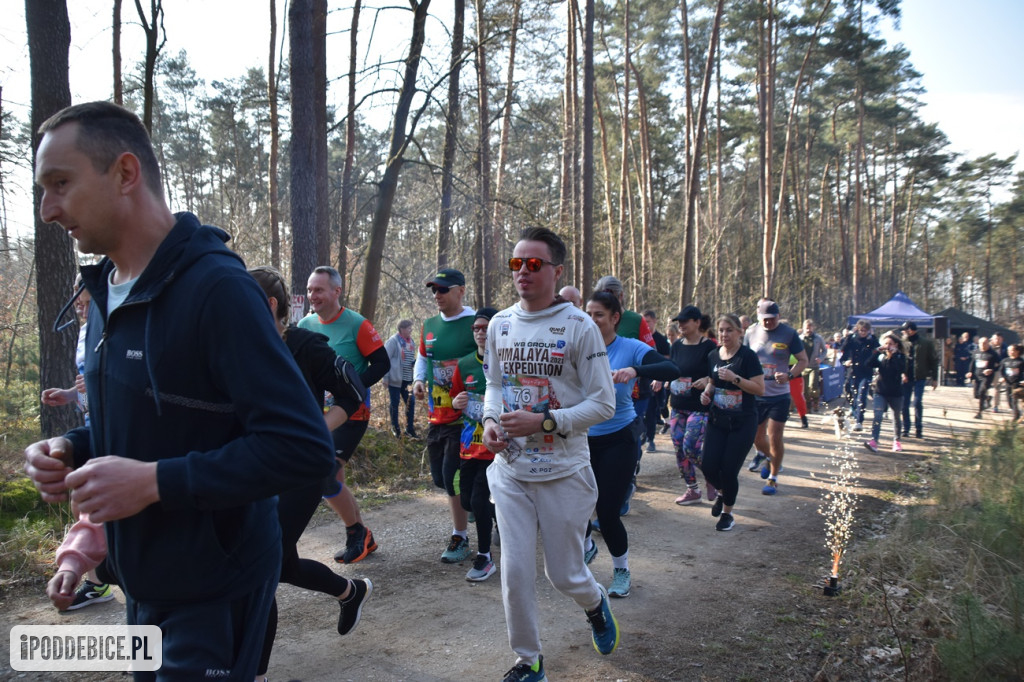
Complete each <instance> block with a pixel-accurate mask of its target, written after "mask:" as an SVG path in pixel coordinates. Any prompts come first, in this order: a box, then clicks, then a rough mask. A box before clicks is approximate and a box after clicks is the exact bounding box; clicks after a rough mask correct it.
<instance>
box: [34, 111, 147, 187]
mask: <svg viewBox="0 0 1024 682" xmlns="http://www.w3.org/2000/svg"><path fill="white" fill-rule="evenodd" d="M68 123H77V124H78V134H77V136H76V137H75V146H76V147H77V148H78V150H79V151H81V152H82V153H83V154H85V156H86V157H88V159H89V160H90V161H91V162H92V165H93V168H95V169H96V170H97V171H99V172H100V173H105V172H107V171H108V170H109V169H110V166H111V165H113V163H114V161H116V160H117V157H119V156H120V155H121V154H124V153H125V152H128V153H130V154H132V155H134V156H135V158H137V159H138V160H139V165H140V166H141V167H142V176H143V179H144V180H145V183H146V187H148V188H149V191H150V192H152V193H153V194H154V195H155V196H158V197H161V198H162V197H163V195H164V189H163V185H162V184H161V180H160V164H159V162H158V161H157V160H156V153H155V152H154V151H153V141H152V140H151V139H150V137H149V131H147V130H146V126H144V125H142V121H140V120H139V117H138V116H136V115H135V114H134V113H132V112H131V111H128V110H127V109H125V108H124V107H122V106H118V105H116V104H114V103H113V102H102V101H101V102H85V103H83V104H76V105H74V106H70V107H66V108H64V109H61V110H60V111H58V112H57V113H56V114H54V115H53V116H51V117H50V118H48V119H46V120H45V121H43V123H42V125H40V126H39V130H38V131H37V132H38V133H39V135H40V136H42V135H45V134H46V133H48V132H50V131H53V130H56V129H57V128H60V127H61V126H63V125H66V124H68Z"/></svg>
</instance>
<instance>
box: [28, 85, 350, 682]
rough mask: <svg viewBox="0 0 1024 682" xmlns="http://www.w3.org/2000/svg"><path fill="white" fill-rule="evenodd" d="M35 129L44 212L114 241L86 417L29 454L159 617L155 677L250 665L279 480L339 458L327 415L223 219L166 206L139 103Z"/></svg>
mask: <svg viewBox="0 0 1024 682" xmlns="http://www.w3.org/2000/svg"><path fill="white" fill-rule="evenodd" d="M39 133H40V134H41V135H42V140H41V142H40V145H39V150H38V152H37V156H36V171H35V172H36V182H37V184H38V185H39V186H40V188H41V191H42V199H41V205H40V213H41V216H42V218H43V220H45V221H47V222H57V223H59V224H60V225H61V226H62V227H64V228H65V229H66V230H67V231H68V232H69V234H70V235H71V236H72V237H73V238H74V239H75V240H76V241H77V242H78V248H79V250H81V251H82V252H83V253H93V254H102V255H104V256H105V258H104V259H103V260H102V261H100V263H99V264H97V265H92V266H86V267H83V268H82V276H83V281H84V283H85V286H86V287H87V288H88V289H89V291H90V293H91V294H92V296H93V302H94V305H92V306H91V311H90V317H89V326H88V337H87V341H86V348H87V352H86V363H85V383H86V389H87V392H88V394H89V396H90V398H91V400H90V408H91V417H92V419H91V422H90V426H89V427H86V428H80V429H75V430H73V431H70V432H69V433H67V434H65V435H64V436H61V437H57V438H51V439H49V440H44V441H40V442H38V443H35V444H34V445H31V446H29V447H28V448H27V449H26V451H25V458H26V471H27V472H28V473H29V475H30V477H31V478H32V480H33V482H34V483H35V485H36V487H37V488H38V489H39V490H40V492H41V493H42V495H43V498H44V499H45V500H47V501H50V502H54V501H60V500H63V499H67V496H68V493H69V492H70V493H71V496H72V498H73V500H74V502H75V503H76V504H77V506H78V509H79V511H80V512H81V513H84V514H88V515H89V517H90V518H91V520H92V521H94V522H97V523H104V524H105V526H106V535H107V546H108V557H107V560H106V562H105V563H104V565H103V568H104V569H105V572H106V573H107V577H109V579H111V580H112V581H114V582H116V583H118V584H119V585H120V586H121V587H122V589H123V591H124V593H125V599H126V606H127V611H128V614H127V615H128V623H129V624H130V625H157V626H159V627H160V628H161V630H162V633H163V667H162V668H161V669H160V671H158V673H157V675H158V676H159V679H202V678H205V677H212V678H221V679H225V678H227V679H232V680H235V679H238V680H241V679H252V678H253V677H254V675H255V671H256V664H257V659H258V657H259V652H260V648H261V646H262V642H263V634H264V631H265V627H266V619H267V614H268V613H269V609H270V604H271V600H272V598H273V595H274V591H275V589H276V586H277V580H278V572H279V569H280V562H281V546H280V545H281V543H280V528H279V527H278V524H277V518H276V505H277V500H276V497H275V495H276V494H277V493H279V492H282V491H284V490H288V489H291V488H295V487H298V486H301V485H305V484H309V483H311V482H314V481H317V480H321V479H323V477H324V476H326V475H327V474H328V473H329V472H330V470H331V465H332V459H333V450H332V448H331V440H330V436H329V434H328V432H327V429H326V426H325V424H324V420H323V417H322V416H321V414H320V411H319V410H318V408H317V405H316V403H315V401H314V400H313V396H312V394H310V392H309V389H308V388H307V387H306V385H305V383H304V381H303V379H302V377H301V375H300V373H299V371H298V368H297V367H296V366H295V363H294V361H293V360H292V358H291V357H290V354H289V353H288V350H287V348H286V347H285V345H284V343H282V341H281V338H280V336H279V335H278V334H277V332H276V330H275V329H274V324H273V320H272V319H271V315H270V309H269V306H268V304H267V299H266V297H265V296H264V295H263V293H262V291H261V290H260V288H259V286H258V285H257V284H256V282H255V281H254V280H253V279H252V278H251V277H250V276H249V275H248V273H247V272H246V271H245V266H244V264H243V263H242V261H241V259H240V258H239V257H238V256H237V255H235V254H234V253H233V252H231V251H230V250H229V249H228V248H227V247H226V246H225V245H224V242H225V241H227V238H228V237H227V235H226V234H225V233H224V232H223V231H221V230H220V229H218V228H215V227H209V226H204V225H200V223H199V221H198V220H197V219H196V217H195V216H193V215H192V214H190V213H179V214H177V215H175V214H172V213H171V211H170V209H169V208H168V207H167V205H166V203H165V201H164V198H163V192H162V189H161V179H160V169H159V166H158V164H157V161H156V157H155V155H154V153H153V149H152V145H151V143H150V140H149V136H148V134H147V132H146V129H145V128H144V127H143V126H142V124H141V122H140V121H139V119H138V118H137V117H136V116H135V115H134V114H132V113H131V112H129V111H127V110H125V109H122V108H121V107H118V106H116V105H113V104H110V103H107V102H92V103H87V104H81V105H77V106H73V107H69V108H67V109H64V110H62V111H61V112H58V113H57V114H55V115H54V116H53V117H52V118H50V119H49V120H48V121H46V122H45V123H44V124H43V125H42V126H41V127H40V130H39ZM151 675H152V674H149V676H147V674H145V673H136V678H137V679H152V676H151Z"/></svg>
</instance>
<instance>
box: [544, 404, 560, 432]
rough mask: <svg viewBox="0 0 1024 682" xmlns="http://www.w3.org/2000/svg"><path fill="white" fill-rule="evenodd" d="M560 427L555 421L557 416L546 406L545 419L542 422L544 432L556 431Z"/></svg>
mask: <svg viewBox="0 0 1024 682" xmlns="http://www.w3.org/2000/svg"><path fill="white" fill-rule="evenodd" d="M557 428H558V424H556V423H555V418H554V417H552V416H551V411H550V410H548V408H547V407H545V408H544V421H542V422H541V423H540V430H541V431H543V432H544V433H554V432H555V429H557Z"/></svg>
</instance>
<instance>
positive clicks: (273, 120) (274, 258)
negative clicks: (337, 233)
mask: <svg viewBox="0 0 1024 682" xmlns="http://www.w3.org/2000/svg"><path fill="white" fill-rule="evenodd" d="M276 48H277V2H276V0H270V47H269V49H268V50H267V102H268V103H269V105H270V168H269V170H268V173H267V174H268V176H269V177H268V180H269V182H268V187H267V192H268V200H269V201H268V203H269V210H270V263H271V265H273V266H274V267H275V268H277V269H278V270H280V269H281V216H280V211H279V208H278V197H277V193H278V187H277V184H278V183H277V163H278V159H277V156H278V153H279V152H278V150H279V148H280V144H281V130H280V125H279V122H278V115H277V61H276V60H275V58H274V54H275V51H276Z"/></svg>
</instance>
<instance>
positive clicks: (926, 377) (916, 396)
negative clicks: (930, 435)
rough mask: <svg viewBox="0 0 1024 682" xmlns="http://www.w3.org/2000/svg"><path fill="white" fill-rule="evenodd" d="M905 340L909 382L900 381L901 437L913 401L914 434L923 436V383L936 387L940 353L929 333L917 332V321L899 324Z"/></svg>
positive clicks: (907, 429) (908, 418) (904, 432)
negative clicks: (901, 402) (901, 388)
mask: <svg viewBox="0 0 1024 682" xmlns="http://www.w3.org/2000/svg"><path fill="white" fill-rule="evenodd" d="M900 329H902V330H903V340H904V341H906V342H907V344H906V348H907V366H908V367H909V368H910V370H913V371H912V372H911V371H910V370H908V371H907V374H909V375H911V376H910V379H911V380H910V381H908V382H907V383H905V384H903V437H904V438H906V437H907V436H908V435H909V434H910V403H911V401H913V403H914V437H915V438H922V437H923V434H922V430H923V427H924V385H925V382H928V383H930V384H931V385H932V390H933V391H934V390H935V389H936V388H938V387H939V356H938V353H936V352H935V343H934V342H933V341H932V338H931V337H930V336H925V335H924V334H918V333H917V324H916V323H915V322H913V321H907V322H904V323H903V326H902V327H900Z"/></svg>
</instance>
